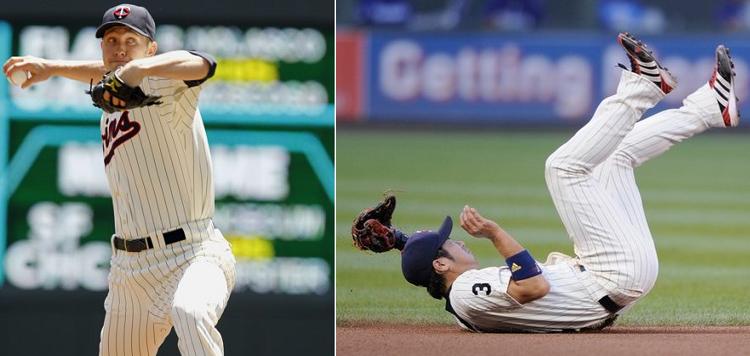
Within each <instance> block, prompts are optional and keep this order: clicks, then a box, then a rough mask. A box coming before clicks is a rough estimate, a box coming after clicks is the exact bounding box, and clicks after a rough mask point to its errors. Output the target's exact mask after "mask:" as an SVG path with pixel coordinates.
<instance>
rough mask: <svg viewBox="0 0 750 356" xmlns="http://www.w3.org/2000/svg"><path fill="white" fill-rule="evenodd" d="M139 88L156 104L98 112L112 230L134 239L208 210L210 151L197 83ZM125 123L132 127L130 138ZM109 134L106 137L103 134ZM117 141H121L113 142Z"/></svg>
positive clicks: (155, 82)
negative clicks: (157, 100)
mask: <svg viewBox="0 0 750 356" xmlns="http://www.w3.org/2000/svg"><path fill="white" fill-rule="evenodd" d="M141 88H142V89H143V90H144V92H146V93H147V94H152V95H159V96H161V97H162V99H161V100H162V104H161V105H158V106H147V107H143V108H138V109H134V110H130V111H125V112H116V113H112V114H108V113H103V114H102V119H101V125H100V126H101V130H102V136H103V138H104V137H105V136H108V137H109V140H107V139H105V140H104V142H103V144H102V146H103V150H104V155H105V157H106V156H108V155H111V160H110V161H109V162H107V161H106V160H105V170H106V173H107V180H108V182H109V187H110V189H111V190H112V203H113V207H114V211H115V233H116V234H117V235H118V236H121V237H123V238H126V239H129V238H138V237H142V236H147V235H149V234H150V233H153V232H157V231H168V230H169V229H170V228H174V227H176V226H179V225H181V224H184V223H186V222H188V221H197V220H202V219H206V218H210V217H212V216H213V213H214V190H213V179H212V167H211V155H210V151H209V149H208V140H207V138H206V131H205V129H204V126H203V119H202V118H201V114H200V111H199V110H198V106H197V104H198V95H199V93H200V87H192V88H188V87H187V86H186V85H185V83H184V82H182V81H178V80H169V79H163V78H145V79H144V80H143V82H142V83H141ZM125 123H130V125H135V126H138V129H137V130H132V131H136V132H135V133H134V134H132V137H130V138H128V139H125V138H123V136H124V135H125V134H127V133H128V132H131V131H130V130H126V129H121V130H115V131H113V130H112V125H115V126H117V127H120V128H124V127H125V126H123V125H125ZM108 134H109V135H108ZM118 139H120V141H121V142H119V144H118V143H116V142H117V141H118Z"/></svg>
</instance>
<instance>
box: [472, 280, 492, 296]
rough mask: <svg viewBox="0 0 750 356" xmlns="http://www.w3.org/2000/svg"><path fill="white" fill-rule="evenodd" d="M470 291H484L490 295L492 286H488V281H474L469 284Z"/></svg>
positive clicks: (476, 292) (477, 293)
mask: <svg viewBox="0 0 750 356" xmlns="http://www.w3.org/2000/svg"><path fill="white" fill-rule="evenodd" d="M471 291H472V292H473V293H474V295H479V292H485V293H487V294H486V295H490V292H492V287H490V284H489V283H476V284H474V285H473V286H471Z"/></svg>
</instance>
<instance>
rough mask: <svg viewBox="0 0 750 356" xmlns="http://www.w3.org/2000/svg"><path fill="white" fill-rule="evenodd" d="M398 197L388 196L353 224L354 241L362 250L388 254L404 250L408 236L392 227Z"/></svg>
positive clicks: (360, 215)
mask: <svg viewBox="0 0 750 356" xmlns="http://www.w3.org/2000/svg"><path fill="white" fill-rule="evenodd" d="M395 209H396V197H395V196H393V195H388V196H386V197H385V199H384V200H383V201H381V202H380V203H378V205H376V206H375V207H373V208H368V209H365V210H363V211H362V212H361V213H359V215H358V216H357V217H356V218H355V219H354V222H352V240H353V242H354V246H356V247H357V248H358V249H360V250H370V251H372V252H386V251H389V250H392V249H394V248H396V249H399V250H401V249H403V248H404V244H405V243H406V239H407V236H406V235H405V234H403V233H402V232H401V231H399V230H398V229H396V228H394V227H393V226H392V225H391V218H392V217H393V211H394V210H395Z"/></svg>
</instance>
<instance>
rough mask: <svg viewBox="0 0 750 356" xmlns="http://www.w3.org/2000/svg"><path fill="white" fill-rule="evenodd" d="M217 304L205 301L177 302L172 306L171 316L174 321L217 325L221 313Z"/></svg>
mask: <svg viewBox="0 0 750 356" xmlns="http://www.w3.org/2000/svg"><path fill="white" fill-rule="evenodd" d="M216 309H218V308H217V307H215V306H211V305H210V304H205V303H179V304H178V303H176V304H175V305H173V306H172V310H171V316H172V320H173V321H174V322H183V323H186V324H190V325H200V324H210V325H216V323H217V322H218V321H219V315H218V313H217V311H216Z"/></svg>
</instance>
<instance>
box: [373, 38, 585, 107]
mask: <svg viewBox="0 0 750 356" xmlns="http://www.w3.org/2000/svg"><path fill="white" fill-rule="evenodd" d="M370 43H371V48H370V51H369V52H370V56H369V63H370V65H371V67H370V70H371V71H372V78H373V79H372V80H371V81H370V83H369V89H370V115H371V117H373V118H377V119H383V120H389V119H400V118H404V117H408V118H413V119H415V120H435V121H455V120H463V119H470V120H475V121H485V120H487V121H502V120H505V121H516V120H523V121H535V120H548V119H549V118H550V117H560V118H563V119H568V120H575V119H578V118H580V117H581V116H582V115H584V114H585V113H588V112H590V111H591V109H592V105H593V100H592V99H593V96H594V93H595V92H596V91H597V87H596V85H597V81H596V78H595V73H597V72H598V66H597V64H598V62H597V61H595V60H594V59H595V58H596V57H597V56H599V55H600V53H599V46H598V45H597V43H596V42H593V41H566V42H562V41H555V42H551V41H550V40H549V39H546V38H539V39H514V38H510V37H501V38H498V36H497V35H493V34H484V33H482V34H416V35H404V34H395V33H372V34H371V38H370ZM563 43H564V45H561V44H563ZM499 113H502V114H499Z"/></svg>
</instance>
